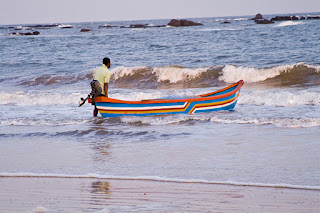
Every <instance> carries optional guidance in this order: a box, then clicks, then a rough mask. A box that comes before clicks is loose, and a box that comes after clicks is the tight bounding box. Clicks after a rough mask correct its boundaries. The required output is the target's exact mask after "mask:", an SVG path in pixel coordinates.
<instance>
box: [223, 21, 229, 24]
mask: <svg viewBox="0 0 320 213" xmlns="http://www.w3.org/2000/svg"><path fill="white" fill-rule="evenodd" d="M221 24H231V22H230V21H224V22H222V23H221Z"/></svg>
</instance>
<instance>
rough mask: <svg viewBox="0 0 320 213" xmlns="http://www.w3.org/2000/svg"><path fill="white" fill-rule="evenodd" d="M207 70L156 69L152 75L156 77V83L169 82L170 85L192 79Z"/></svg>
mask: <svg viewBox="0 0 320 213" xmlns="http://www.w3.org/2000/svg"><path fill="white" fill-rule="evenodd" d="M207 70H208V67H207V68H196V69H191V68H181V67H156V68H154V69H153V71H152V72H153V73H154V74H155V75H156V76H157V78H158V81H159V82H161V81H169V82H170V83H177V82H179V81H185V80H188V79H194V78H196V77H198V76H199V75H200V74H201V73H203V72H206V71H207Z"/></svg>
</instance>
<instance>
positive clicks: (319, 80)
mask: <svg viewBox="0 0 320 213" xmlns="http://www.w3.org/2000/svg"><path fill="white" fill-rule="evenodd" d="M94 70H95V69H93V70H91V71H90V72H88V73H85V74H79V75H75V74H72V75H50V74H47V75H42V76H38V77H34V78H32V79H27V80H23V81H21V82H19V84H21V85H26V86H36V85H52V84H58V85H59V84H62V85H63V84H73V83H77V82H79V81H85V80H90V79H92V77H93V73H94ZM111 73H112V76H111V81H110V82H111V84H112V85H113V86H114V87H118V88H141V89H145V88H147V89H155V88H204V87H212V86H224V85H226V84H230V83H234V82H237V81H239V80H244V82H245V83H251V84H259V85H261V84H266V85H268V86H275V87H279V86H317V85H320V66H313V65H309V64H305V63H297V64H292V65H281V66H275V67H269V68H255V67H246V66H234V65H225V66H213V67H200V68H187V67H182V66H164V67H147V66H141V67H116V68H114V69H111Z"/></svg>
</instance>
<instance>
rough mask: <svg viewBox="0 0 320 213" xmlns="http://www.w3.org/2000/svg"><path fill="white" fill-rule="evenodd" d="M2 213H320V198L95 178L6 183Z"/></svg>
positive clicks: (1, 181) (307, 193)
mask: <svg viewBox="0 0 320 213" xmlns="http://www.w3.org/2000/svg"><path fill="white" fill-rule="evenodd" d="M0 186H1V190H0V206H1V212H10V213H15V212H17V213H18V212H101V213H102V212H103V213H104V212H137V211H139V212H319V210H320V192H319V191H318V190H300V189H288V188H269V187H252V186H232V185H223V184H203V183H176V182H162V181H145V180H117V179H92V178H43V177H39V178H37V177H2V178H0Z"/></svg>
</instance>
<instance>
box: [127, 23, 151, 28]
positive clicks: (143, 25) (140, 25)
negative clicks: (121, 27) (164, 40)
mask: <svg viewBox="0 0 320 213" xmlns="http://www.w3.org/2000/svg"><path fill="white" fill-rule="evenodd" d="M146 27H148V26H147V25H146V24H130V26H129V28H146Z"/></svg>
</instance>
